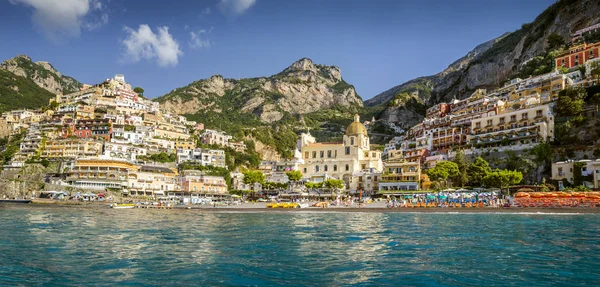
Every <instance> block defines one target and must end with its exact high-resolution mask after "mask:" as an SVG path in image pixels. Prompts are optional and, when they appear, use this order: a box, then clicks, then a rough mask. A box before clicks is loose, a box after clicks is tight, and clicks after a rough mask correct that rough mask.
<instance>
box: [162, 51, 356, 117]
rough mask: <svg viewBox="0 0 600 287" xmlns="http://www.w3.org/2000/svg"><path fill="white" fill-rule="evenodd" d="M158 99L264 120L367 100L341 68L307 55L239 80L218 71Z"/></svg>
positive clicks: (179, 109)
mask: <svg viewBox="0 0 600 287" xmlns="http://www.w3.org/2000/svg"><path fill="white" fill-rule="evenodd" d="M156 101H158V102H160V103H161V105H162V107H163V108H165V109H166V110H168V111H170V112H173V113H177V114H195V113H197V112H200V111H206V110H211V111H215V112H220V111H221V110H226V109H227V108H228V107H229V106H230V105H234V106H236V107H237V111H238V112H241V113H253V114H255V115H257V116H258V117H259V119H260V120H261V121H262V122H264V123H272V122H276V121H279V120H280V119H281V118H283V116H284V115H285V114H286V113H289V114H292V115H297V114H307V113H311V112H315V111H318V110H322V109H327V108H330V107H333V106H334V105H337V106H342V107H351V106H353V107H362V105H363V103H362V99H361V98H360V97H359V96H358V95H357V94H356V91H355V89H354V87H353V86H351V85H349V84H348V83H346V82H345V81H344V80H343V79H342V74H341V71H340V69H339V68H338V67H336V66H324V65H318V64H315V63H313V62H312V61H311V60H310V59H307V58H303V59H300V60H298V61H296V62H295V63H293V64H292V65H291V66H289V67H287V68H286V69H285V70H283V71H282V72H281V73H278V74H276V75H273V76H271V77H261V78H251V79H239V80H235V79H224V78H223V77H222V76H220V75H215V76H212V77H210V78H208V79H205V80H200V81H196V82H193V83H191V84H190V85H188V86H186V87H183V88H178V89H175V90H173V91H171V92H170V93H168V94H167V95H165V96H163V97H160V98H157V99H156Z"/></svg>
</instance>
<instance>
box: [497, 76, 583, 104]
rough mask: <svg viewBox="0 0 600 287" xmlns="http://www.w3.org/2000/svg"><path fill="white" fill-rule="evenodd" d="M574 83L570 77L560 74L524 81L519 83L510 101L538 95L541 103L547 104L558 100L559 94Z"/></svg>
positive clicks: (511, 93) (511, 94)
mask: <svg viewBox="0 0 600 287" xmlns="http://www.w3.org/2000/svg"><path fill="white" fill-rule="evenodd" d="M572 82H573V81H572V80H571V79H570V78H569V77H567V76H566V75H564V74H561V73H559V72H551V73H548V74H543V75H539V76H536V77H531V78H528V79H524V80H522V81H520V82H519V84H518V88H517V89H515V90H512V91H511V92H510V93H509V95H510V100H509V101H511V102H513V101H516V100H518V99H521V98H527V97H529V96H532V95H536V94H537V95H539V97H540V100H541V103H547V102H550V101H553V100H556V99H558V93H559V92H560V91H561V90H563V89H565V88H566V87H567V86H569V85H570V84H572Z"/></svg>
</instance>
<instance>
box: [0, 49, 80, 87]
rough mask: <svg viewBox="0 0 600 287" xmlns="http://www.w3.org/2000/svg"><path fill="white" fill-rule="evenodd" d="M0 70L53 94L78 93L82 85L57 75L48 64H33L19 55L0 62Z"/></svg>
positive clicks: (59, 74)
mask: <svg viewBox="0 0 600 287" xmlns="http://www.w3.org/2000/svg"><path fill="white" fill-rule="evenodd" d="M0 69H3V70H6V71H9V72H11V73H13V74H15V75H17V76H22V77H24V78H27V79H30V80H32V81H33V82H34V83H36V84H37V85H38V86H40V87H41V88H43V89H45V90H47V91H49V92H51V93H53V94H68V93H71V92H75V91H78V90H79V88H81V86H82V84H81V83H80V82H78V81H76V80H75V79H73V78H71V77H68V76H64V75H62V74H61V73H59V72H58V71H57V70H56V69H55V68H54V67H53V66H52V65H51V64H50V63H48V62H42V61H38V62H33V61H31V58H29V57H28V56H26V55H19V56H16V57H14V58H12V59H10V60H6V61H4V62H2V64H1V65H0Z"/></svg>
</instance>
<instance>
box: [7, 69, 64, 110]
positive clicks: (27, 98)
mask: <svg viewBox="0 0 600 287" xmlns="http://www.w3.org/2000/svg"><path fill="white" fill-rule="evenodd" d="M52 98H54V94H52V93H50V92H48V91H47V90H45V89H42V88H40V87H39V86H38V85H37V84H36V83H34V82H33V81H32V80H30V79H27V78H24V77H21V76H17V75H15V74H13V73H11V72H8V71H5V70H2V69H0V112H5V111H10V110H16V109H23V108H25V109H36V108H40V107H43V106H46V105H47V104H48V102H49V100H50V99H52Z"/></svg>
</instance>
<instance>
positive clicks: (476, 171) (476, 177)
mask: <svg viewBox="0 0 600 287" xmlns="http://www.w3.org/2000/svg"><path fill="white" fill-rule="evenodd" d="M490 172H492V168H491V167H490V164H489V163H488V162H487V161H486V160H485V159H483V158H482V157H480V156H479V157H477V158H476V159H475V161H474V162H473V163H471V165H470V166H469V182H470V183H471V185H473V186H481V185H483V183H484V182H483V179H484V178H485V177H486V176H487V175H488V174H490Z"/></svg>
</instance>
